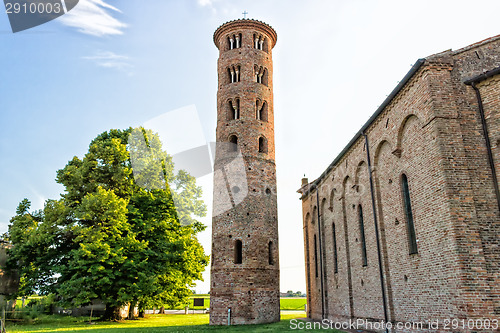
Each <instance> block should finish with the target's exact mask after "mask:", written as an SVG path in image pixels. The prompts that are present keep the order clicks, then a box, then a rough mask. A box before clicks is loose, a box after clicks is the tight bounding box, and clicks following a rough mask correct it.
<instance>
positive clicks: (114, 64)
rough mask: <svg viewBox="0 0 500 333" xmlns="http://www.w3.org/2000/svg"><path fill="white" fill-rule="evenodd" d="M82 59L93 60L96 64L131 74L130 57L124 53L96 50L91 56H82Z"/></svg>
mask: <svg viewBox="0 0 500 333" xmlns="http://www.w3.org/2000/svg"><path fill="white" fill-rule="evenodd" d="M82 59H85V60H90V61H93V62H94V63H95V64H96V65H97V66H99V67H104V68H112V69H116V70H119V71H122V72H126V73H127V74H129V75H132V74H133V73H132V68H133V66H132V65H131V64H130V63H129V60H130V58H129V57H127V56H125V55H120V54H116V53H113V52H110V51H98V52H97V53H96V54H95V55H93V56H86V57H82Z"/></svg>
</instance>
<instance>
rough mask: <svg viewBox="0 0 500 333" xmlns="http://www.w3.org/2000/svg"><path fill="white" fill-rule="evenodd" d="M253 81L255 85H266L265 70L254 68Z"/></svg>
mask: <svg viewBox="0 0 500 333" xmlns="http://www.w3.org/2000/svg"><path fill="white" fill-rule="evenodd" d="M254 79H255V82H257V83H262V84H263V85H265V86H267V85H268V80H267V69H266V68H264V67H262V66H260V67H259V66H257V65H255V66H254Z"/></svg>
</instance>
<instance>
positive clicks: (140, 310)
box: [138, 302, 146, 318]
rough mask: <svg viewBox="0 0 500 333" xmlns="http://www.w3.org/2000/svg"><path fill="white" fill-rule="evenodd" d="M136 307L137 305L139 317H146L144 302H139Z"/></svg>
mask: <svg viewBox="0 0 500 333" xmlns="http://www.w3.org/2000/svg"><path fill="white" fill-rule="evenodd" d="M138 307H139V318H145V317H146V313H145V311H144V309H145V308H146V307H145V306H144V303H142V302H139V305H138Z"/></svg>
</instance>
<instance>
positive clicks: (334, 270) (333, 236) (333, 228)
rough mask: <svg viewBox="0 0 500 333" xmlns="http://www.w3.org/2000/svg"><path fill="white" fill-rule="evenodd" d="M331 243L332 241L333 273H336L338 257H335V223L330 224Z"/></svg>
mask: <svg viewBox="0 0 500 333" xmlns="http://www.w3.org/2000/svg"><path fill="white" fill-rule="evenodd" d="M332 241H333V272H334V273H338V271H339V264H338V255H337V235H336V231H335V223H332Z"/></svg>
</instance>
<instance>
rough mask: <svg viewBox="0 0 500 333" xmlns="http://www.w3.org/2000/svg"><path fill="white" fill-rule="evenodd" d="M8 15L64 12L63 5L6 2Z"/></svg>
mask: <svg viewBox="0 0 500 333" xmlns="http://www.w3.org/2000/svg"><path fill="white" fill-rule="evenodd" d="M5 10H6V12H7V14H59V13H61V12H63V8H62V6H61V3H53V4H52V3H42V2H39V3H34V2H32V3H29V4H28V3H23V4H21V3H18V2H14V3H11V2H6V3H5Z"/></svg>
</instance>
